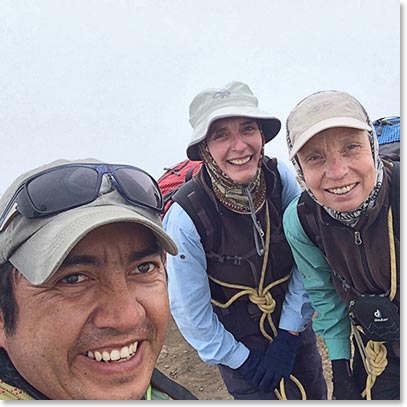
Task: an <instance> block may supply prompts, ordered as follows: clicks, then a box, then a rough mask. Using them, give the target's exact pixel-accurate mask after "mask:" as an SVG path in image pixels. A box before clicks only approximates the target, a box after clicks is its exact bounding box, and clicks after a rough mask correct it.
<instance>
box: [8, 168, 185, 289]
mask: <svg viewBox="0 0 407 407" xmlns="http://www.w3.org/2000/svg"><path fill="white" fill-rule="evenodd" d="M85 162H86V163H89V162H90V160H84V161H82V160H78V161H66V160H58V161H56V162H53V163H51V164H49V165H47V166H43V167H40V168H38V169H37V170H38V171H37V172H40V171H43V170H44V169H46V168H51V167H54V166H58V165H63V164H66V163H85ZM91 162H92V163H100V161H97V160H92V161H91ZM35 172H36V170H35V171H30V172H29V173H27V176H26V178H28V177H29V176H30V175H33V174H34V173H35ZM21 179H25V178H24V177H23V178H21V177H19V178H18V179H17V180H16V181H15V182H14V183H13V184H12V186H11V187H10V188H9V189H8V190H7V191H6V193H5V194H4V196H2V199H1V200H0V212H2V211H3V210H4V208H5V206H6V205H7V202H8V199H9V198H10V196H13V194H14V192H15V190H16V188H18V185H20V182H21ZM119 222H128V223H135V224H139V225H142V226H144V227H146V228H147V229H148V230H150V231H151V232H152V233H153V234H154V236H155V238H156V241H157V245H158V246H159V247H161V248H162V249H163V250H165V251H166V252H168V253H170V254H172V255H176V254H177V253H178V250H177V246H176V244H175V243H174V241H173V240H172V239H171V237H170V236H169V235H167V234H166V233H165V231H164V230H163V228H162V223H161V219H160V216H159V213H158V212H157V211H154V210H152V209H147V208H143V207H141V206H136V205H131V204H129V203H128V202H127V201H126V200H125V199H124V198H123V197H122V196H121V195H120V193H119V192H117V191H116V190H112V191H110V192H108V193H106V194H102V195H100V196H99V197H98V198H97V199H96V200H95V201H93V202H91V203H89V204H87V205H83V206H81V207H78V208H74V209H70V210H67V211H65V212H61V213H58V214H56V215H54V216H47V217H42V218H36V219H28V218H25V217H24V216H22V215H20V214H17V215H16V216H15V217H14V218H13V220H12V221H11V222H10V223H9V224H8V226H7V227H6V228H5V229H4V230H3V231H2V232H0V264H3V263H5V262H6V261H10V262H11V263H12V264H13V265H14V267H16V268H17V269H18V270H19V271H20V272H21V273H22V274H23V275H24V277H25V278H27V280H28V281H30V283H31V284H34V285H37V284H42V283H44V282H45V281H47V280H48V279H49V278H50V277H51V276H52V275H54V274H55V272H56V271H57V270H58V269H59V267H60V266H61V265H62V263H63V261H64V260H65V258H66V257H67V256H68V254H69V253H70V252H71V250H72V249H73V248H74V247H75V246H76V244H77V243H79V242H80V240H81V239H83V238H84V237H85V236H86V235H87V234H88V233H90V232H91V231H92V230H95V229H97V228H99V227H100V226H104V225H108V224H112V223H119Z"/></svg>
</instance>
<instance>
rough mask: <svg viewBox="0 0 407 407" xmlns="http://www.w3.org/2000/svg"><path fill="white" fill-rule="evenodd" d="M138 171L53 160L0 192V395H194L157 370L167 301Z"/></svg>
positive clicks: (153, 219) (152, 207)
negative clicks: (3, 191) (1, 193)
mask: <svg viewBox="0 0 407 407" xmlns="http://www.w3.org/2000/svg"><path fill="white" fill-rule="evenodd" d="M161 210H162V197H161V194H160V192H159V189H158V186H157V184H156V182H155V181H154V179H153V178H151V177H150V176H149V175H148V174H147V173H146V172H144V171H143V170H141V169H139V168H136V167H132V166H128V165H110V164H105V163H101V162H99V161H97V160H93V159H89V160H84V161H82V160H81V161H63V160H60V161H56V162H53V163H51V164H48V165H45V166H43V167H40V168H37V169H35V170H32V171H30V172H28V173H26V174H23V175H22V176H20V177H19V178H17V179H16V180H15V181H14V183H13V184H12V185H11V186H10V187H9V188H8V190H7V191H6V192H5V193H4V195H3V196H2V198H1V200H0V348H1V349H0V399H2V400H29V399H37V400H46V399H52V400H60V399H65V400H95V399H99V400H100V399H102V400H103V399H106V400H107V399H109V400H111V399H118V400H121V399H122V400H127V399H134V400H135V399H171V398H178V399H194V396H193V395H192V394H191V393H189V392H188V391H187V390H186V389H184V388H183V387H181V386H179V385H177V384H176V383H175V382H173V381H172V380H170V379H168V378H166V377H165V376H163V375H162V374H161V373H160V372H159V371H158V370H156V369H154V365H155V362H156V360H157V357H158V355H159V353H160V350H161V347H162V345H163V341H164V337H165V333H166V329H167V324H168V318H169V306H168V296H167V283H166V271H165V252H168V253H171V254H176V253H177V248H176V246H175V244H174V242H173V241H172V240H171V238H170V237H169V236H168V235H167V234H166V233H165V232H164V231H163V229H162V227H161V222H160V217H159V215H160V211H161Z"/></svg>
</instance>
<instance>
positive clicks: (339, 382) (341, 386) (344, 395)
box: [331, 359, 363, 400]
mask: <svg viewBox="0 0 407 407" xmlns="http://www.w3.org/2000/svg"><path fill="white" fill-rule="evenodd" d="M331 364H332V383H333V394H332V399H333V400H363V398H362V396H361V395H360V391H359V390H358V388H357V386H356V383H355V381H354V379H353V377H352V372H351V370H350V366H349V360H347V359H338V360H332V361H331Z"/></svg>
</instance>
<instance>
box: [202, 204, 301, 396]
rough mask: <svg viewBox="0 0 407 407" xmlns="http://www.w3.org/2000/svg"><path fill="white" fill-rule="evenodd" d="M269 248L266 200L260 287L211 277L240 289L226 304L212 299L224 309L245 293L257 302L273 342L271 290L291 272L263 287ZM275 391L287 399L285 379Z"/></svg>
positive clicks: (262, 319)
mask: <svg viewBox="0 0 407 407" xmlns="http://www.w3.org/2000/svg"><path fill="white" fill-rule="evenodd" d="M269 249H270V214H269V208H268V202H267V201H266V242H265V249H264V257H263V266H262V270H261V277H260V283H259V287H258V289H257V290H256V289H255V288H253V287H248V286H245V285H238V284H231V283H225V282H223V281H220V280H218V279H217V278H215V277H212V276H210V275H209V279H210V280H212V281H213V282H215V283H216V284H219V285H221V286H223V287H227V288H233V289H237V290H240V291H239V292H238V293H236V294H235V295H233V296H232V297H231V298H230V299H229V300H228V301H227V302H226V303H224V304H222V303H221V302H219V301H216V300H214V299H211V302H212V304H214V305H216V306H217V307H219V308H222V309H225V308H228V307H229V306H230V305H231V304H233V303H234V302H235V301H236V300H237V299H238V298H240V297H242V296H244V295H248V296H249V299H250V301H251V302H252V303H254V304H256V305H257V306H258V307H259V309H260V310H261V311H262V315H261V317H260V322H259V324H260V331H261V333H262V334H263V336H264V337H265V338H267V339H268V340H269V341H270V343H271V342H273V338H272V337H271V336H270V335H269V334H268V333H267V332H266V330H265V328H264V324H265V320H266V318H267V321H268V323H269V326H270V328H271V330H272V331H273V334H274V336H277V329H276V327H275V325H274V323H273V319H272V317H271V314H272V313H273V312H274V309H275V307H276V301H275V300H274V298H273V296H272V295H271V293H270V290H271V289H272V288H273V287H275V286H277V285H279V284H282V283H284V282H286V281H287V280H288V279H289V278H290V274H289V275H287V276H285V277H283V278H281V279H279V280H277V281H274V282H272V283H270V284H269V285H267V286H266V287H265V288H263V285H264V280H265V278H266V270H267V260H268V255H269ZM290 379H291V380H292V381H293V382H294V383H295V384H296V385H297V387H298V389H299V391H300V393H301V398H302V400H306V399H307V397H306V393H305V389H304V387H303V386H302V384H301V382H300V381H299V380H298V379H297V378H296V377H294V376H293V375H290ZM274 393H275V394H276V396H277V399H278V400H287V396H286V393H285V387H284V379H281V381H280V391H279V390H277V389H275V390H274Z"/></svg>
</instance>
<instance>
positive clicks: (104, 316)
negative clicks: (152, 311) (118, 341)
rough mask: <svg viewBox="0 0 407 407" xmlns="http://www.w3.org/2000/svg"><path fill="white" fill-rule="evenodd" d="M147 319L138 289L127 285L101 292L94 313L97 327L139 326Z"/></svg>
mask: <svg viewBox="0 0 407 407" xmlns="http://www.w3.org/2000/svg"><path fill="white" fill-rule="evenodd" d="M145 319H146V312H145V309H144V307H143V305H142V304H141V303H140V302H139V301H138V299H137V293H136V290H135V289H134V287H133V288H132V289H129V288H128V287H127V286H125V287H121V288H115V289H112V290H109V291H104V292H103V293H101V295H100V297H99V299H98V305H97V308H96V309H95V311H94V314H93V324H94V325H95V326H96V327H97V328H113V329H116V330H118V331H120V330H123V331H125V330H127V329H132V328H134V327H137V326H138V325H139V324H141V323H142V322H143V321H144V320H145Z"/></svg>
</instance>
